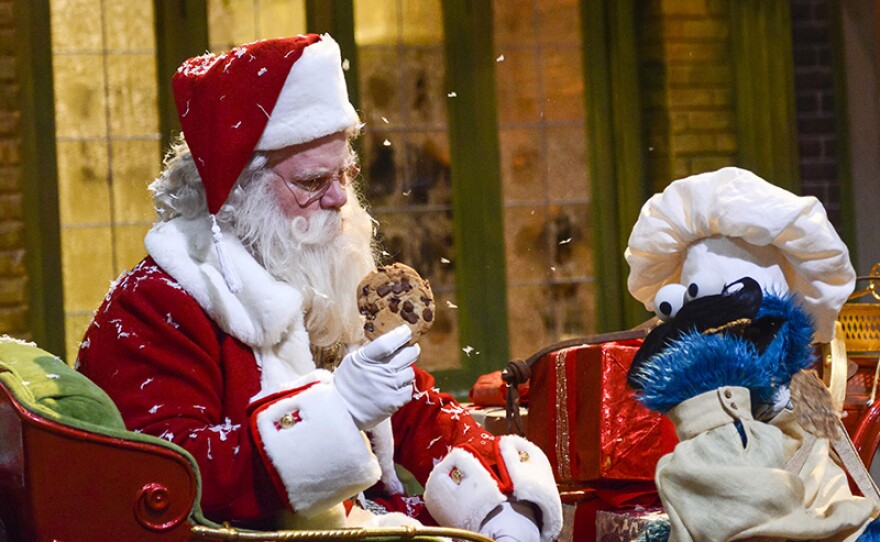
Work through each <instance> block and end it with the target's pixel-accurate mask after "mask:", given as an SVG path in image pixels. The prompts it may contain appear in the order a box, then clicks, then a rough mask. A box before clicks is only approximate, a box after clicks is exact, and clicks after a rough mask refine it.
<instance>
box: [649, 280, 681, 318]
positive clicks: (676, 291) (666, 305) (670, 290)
mask: <svg viewBox="0 0 880 542" xmlns="http://www.w3.org/2000/svg"><path fill="white" fill-rule="evenodd" d="M685 294H686V289H685V287H684V285H682V284H667V285H666V286H664V287H662V288H660V290H659V291H658V292H657V295H655V296H654V312H655V313H656V314H657V317H658V318H660V319H661V320H663V321H664V322H667V321H669V320H672V319H673V318H675V315H676V314H678V311H680V310H681V307H682V306H683V305H684V297H685Z"/></svg>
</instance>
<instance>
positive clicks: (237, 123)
mask: <svg viewBox="0 0 880 542" xmlns="http://www.w3.org/2000/svg"><path fill="white" fill-rule="evenodd" d="M239 126H241V121H238V122H236V123H235V124H233V125H232V127H233V128H236V129H237V128H238V127H239Z"/></svg>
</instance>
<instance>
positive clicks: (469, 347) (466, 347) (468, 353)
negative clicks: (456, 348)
mask: <svg viewBox="0 0 880 542" xmlns="http://www.w3.org/2000/svg"><path fill="white" fill-rule="evenodd" d="M461 351H462V352H464V353H465V354H467V357H471V352H473V353H474V355H475V356H476V355H478V354H479V352H478V351H475V350H474V347H473V346H471V345H468V346H465V347H464V348H462V349H461Z"/></svg>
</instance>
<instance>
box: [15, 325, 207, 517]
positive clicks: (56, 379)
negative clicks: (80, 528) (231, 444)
mask: <svg viewBox="0 0 880 542" xmlns="http://www.w3.org/2000/svg"><path fill="white" fill-rule="evenodd" d="M0 382H2V383H3V385H4V386H6V388H7V389H8V390H9V391H11V392H12V394H13V395H14V396H15V399H16V400H17V401H18V402H19V403H20V404H21V405H22V406H23V407H25V408H26V409H28V410H30V411H31V412H34V413H35V414H38V415H39V416H42V417H44V418H48V419H51V420H54V421H57V422H59V423H61V424H64V425H66V426H68V427H73V428H75V429H80V430H83V431H88V432H92V433H97V434H100V435H104V436H109V437H114V438H118V439H123V440H128V441H132V442H140V443H145V444H152V445H155V446H160V447H162V448H167V449H169V450H173V451H174V452H176V453H179V454H180V455H182V456H183V457H184V459H186V460H187V461H188V462H189V463H190V465H192V468H193V472H194V473H195V476H196V502H195V504H194V506H193V510H192V513H191V515H190V519H191V520H193V521H194V522H195V523H196V524H197V525H205V526H209V527H219V526H218V525H217V524H216V523H214V522H212V521H210V520H208V519H206V518H205V517H204V515H202V509H201V506H200V501H201V494H202V481H201V476H200V474H199V467H198V465H197V464H196V461H195V459H193V457H192V455H190V454H189V452H187V451H186V450H184V449H183V448H181V447H180V446H178V445H176V444H174V443H171V442H168V441H166V440H164V439H160V438H157V437H154V436H152V435H144V434H141V433H135V432H133V431H128V430H127V429H126V428H125V423H124V422H123V421H122V416H121V415H120V413H119V409H117V408H116V405H115V404H114V403H113V400H112V399H110V396H109V395H107V393H106V392H104V390H102V389H101V388H99V387H98V385H97V384H95V383H94V382H92V381H91V380H89V379H88V378H87V377H86V376H85V375H83V374H81V373H79V372H78V371H76V370H75V369H73V368H72V367H70V366H68V365H67V364H66V363H64V362H63V361H61V359H60V358H58V356H53V355H52V354H50V353H48V352H46V351H45V350H42V349H40V348H38V347H37V346H36V345H34V344H32V343H26V342H23V341H20V340H18V339H13V338H11V337H8V336H0Z"/></svg>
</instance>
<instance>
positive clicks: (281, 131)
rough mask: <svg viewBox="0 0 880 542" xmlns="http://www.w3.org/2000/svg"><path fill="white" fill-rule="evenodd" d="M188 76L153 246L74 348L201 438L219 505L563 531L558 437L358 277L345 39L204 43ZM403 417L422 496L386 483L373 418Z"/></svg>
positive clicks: (164, 431) (362, 227) (300, 521)
mask: <svg viewBox="0 0 880 542" xmlns="http://www.w3.org/2000/svg"><path fill="white" fill-rule="evenodd" d="M173 86H174V95H175V99H176V103H177V107H178V113H179V118H180V121H181V125H182V127H183V133H184V137H185V141H181V142H180V143H178V144H177V145H175V146H174V148H173V149H172V151H171V153H170V154H169V156H168V158H167V159H166V163H165V170H164V172H163V173H162V175H161V176H160V177H159V178H158V179H157V180H156V181H155V182H154V183H153V184H152V186H151V189H152V191H153V194H154V200H155V204H156V207H157V210H158V215H159V219H160V221H159V222H158V223H157V224H156V225H155V226H154V227H153V228H152V229H151V230H150V232H149V233H148V234H147V236H146V240H145V245H146V249H147V253H148V257H147V258H145V259H144V260H143V261H142V262H141V263H140V264H138V265H137V266H136V267H135V268H134V269H132V270H131V271H130V272H128V273H126V274H124V275H123V276H122V277H121V278H120V279H119V280H118V281H116V283H115V284H114V286H113V288H112V289H111V291H110V292H109V293H108V295H107V297H106V299H105V301H104V303H103V305H102V306H101V307H100V308H99V310H98V311H97V312H96V314H95V317H94V320H93V322H92V324H91V326H90V327H89V329H88V331H87V333H86V336H85V338H84V340H83V342H82V346H81V349H80V352H79V359H78V363H79V369H80V370H81V371H82V372H83V373H85V374H86V375H88V376H89V377H90V378H91V379H92V380H93V381H95V382H96V383H97V384H98V385H100V386H101V387H102V388H103V389H105V390H106V391H107V392H108V393H109V394H110V396H111V397H112V398H113V400H114V401H115V402H116V404H117V405H118V407H119V409H120V411H121V412H122V415H123V417H124V419H125V422H126V425H127V427H128V428H129V429H132V430H135V431H142V432H144V433H149V434H153V435H157V436H160V437H163V438H166V439H168V440H169V441H171V442H174V443H176V444H179V445H180V446H182V447H184V448H185V449H186V450H188V451H189V452H190V453H191V454H192V455H193V456H194V457H195V459H196V461H197V462H198V465H199V469H200V471H201V476H202V483H203V489H202V500H201V506H202V509H203V510H204V512H205V514H206V515H207V516H208V517H209V518H212V519H214V520H222V521H234V522H239V523H246V524H248V525H251V526H253V525H255V524H259V525H262V526H267V525H272V526H275V525H277V524H274V523H271V522H272V521H273V520H274V519H275V518H278V517H280V516H286V521H287V523H286V524H285V526H287V527H290V526H293V527H294V528H295V527H297V526H300V527H316V526H321V527H330V526H349V525H356V524H361V525H363V524H370V525H387V524H390V523H401V522H403V523H405V522H406V521H408V519H407V518H406V517H405V516H403V515H402V514H400V513H399V512H392V513H388V514H383V513H382V512H383V508H384V509H385V510H394V509H398V510H400V509H403V511H408V512H409V515H410V516H419V517H420V519H422V520H425V519H430V518H432V519H433V520H435V521H436V522H438V523H439V524H441V525H445V526H451V527H458V528H464V529H469V530H473V531H479V532H481V533H483V534H485V535H488V536H492V537H496V538H498V539H502V540H552V539H553V538H555V536H556V535H557V534H558V533H559V531H560V528H561V523H562V518H561V504H560V499H559V494H558V492H557V490H556V486H555V483H554V480H553V476H552V473H551V469H550V466H549V463H548V461H547V459H546V457H545V456H544V454H543V453H542V452H541V451H540V450H539V449H538V448H537V447H535V446H534V445H533V444H531V443H529V442H528V441H526V440H524V439H522V438H519V437H515V436H505V437H500V438H496V437H493V436H492V435H490V434H488V433H487V432H486V431H484V430H483V429H482V428H481V427H479V426H478V425H477V424H476V423H475V422H474V421H473V420H472V419H471V418H470V416H469V415H468V414H467V413H466V412H465V411H464V410H463V409H462V408H461V407H460V406H459V405H458V404H457V403H456V402H455V400H454V399H453V398H452V397H451V396H449V395H447V394H443V393H440V392H438V391H437V390H436V389H435V388H434V380H433V378H432V377H431V376H430V375H429V374H428V373H426V372H425V371H423V370H422V369H420V368H419V367H416V366H414V365H413V364H414V363H415V362H416V360H417V359H418V357H419V347H418V345H412V346H410V345H408V344H407V343H408V342H409V341H410V338H411V336H410V331H409V329H408V328H407V327H406V326H403V327H401V328H398V329H395V330H393V331H391V332H389V333H387V334H385V335H383V336H381V337H379V338H377V339H376V340H374V341H372V342H366V341H365V339H364V337H363V329H362V328H363V321H362V317H361V316H360V314H359V313H358V310H357V306H356V295H355V293H356V286H357V284H358V282H359V281H360V279H361V278H362V277H363V276H364V275H365V274H366V273H367V272H368V271H370V270H371V269H373V268H374V267H375V265H376V262H375V259H374V247H373V244H372V243H373V230H372V224H371V219H370V216H369V214H368V213H367V212H366V211H365V210H364V208H363V206H362V205H361V203H360V202H359V201H358V193H357V186H356V180H357V157H356V156H355V154H354V153H353V151H352V147H351V144H350V141H351V139H352V137H353V136H355V135H357V132H358V130H359V129H360V121H359V119H358V116H357V114H356V112H355V110H354V108H353V107H352V105H351V104H350V103H349V101H348V93H347V90H346V87H345V82H344V78H343V73H342V68H341V60H340V53H339V47H338V46H337V44H336V43H335V42H334V41H333V39H332V38H330V37H329V36H327V35H322V36H318V35H308V36H297V37H295V38H289V39H275V40H266V41H260V42H257V43H252V44H248V45H243V46H241V47H237V48H235V49H232V50H231V51H229V52H228V53H225V54H221V55H213V54H207V55H204V56H201V57H197V58H192V59H190V60H187V61H186V62H184V64H183V65H182V66H181V67H180V68H179V69H178V71H177V74H176V75H175V76H174V80H173ZM388 418H390V419H391V422H392V425H393V434H394V460H395V462H396V463H397V464H398V465H399V466H401V467H403V468H404V469H406V470H407V471H408V472H409V473H411V474H412V475H413V476H414V478H415V479H416V480H417V481H418V482H419V483H420V484H422V485H423V486H424V503H422V501H421V500H420V499H418V498H413V497H406V496H401V495H397V496H396V498H391V499H388V498H383V497H388V496H387V495H382V491H381V490H382V489H383V487H382V484H381V483H379V484H377V482H378V481H379V480H380V476H381V474H382V473H381V470H380V467H379V463H378V462H377V459H376V455H375V454H374V451H373V448H372V447H371V443H370V440H369V438H368V436H367V435H368V433H369V432H370V430H372V429H373V428H375V427H376V426H377V425H380V424H381V423H383V421H384V420H387V419H388ZM386 474H387V473H386ZM388 479H393V476H390V477H383V480H386V481H387V480H388ZM384 489H387V488H384ZM365 491H366V492H367V493H366V495H368V496H369V497H370V498H369V499H367V498H364V495H365V493H364V492H365ZM377 503H378V505H377ZM393 503H397V504H398V505H401V504H402V505H404V506H394V505H393ZM381 504H384V505H386V506H384V507H383V506H380V505H381ZM423 504H424V506H423ZM423 508H426V509H427V512H429V513H430V516H428V515H427V514H426V513H424V512H423V513H421V514H420V510H422V509H423ZM366 509H369V510H370V512H369V513H368V512H367V510H366ZM409 521H412V520H409Z"/></svg>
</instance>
